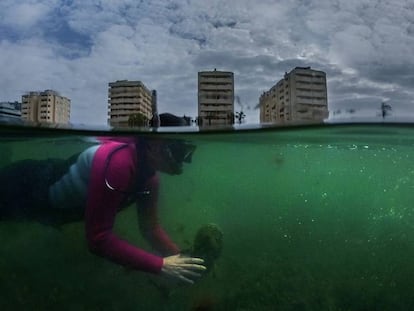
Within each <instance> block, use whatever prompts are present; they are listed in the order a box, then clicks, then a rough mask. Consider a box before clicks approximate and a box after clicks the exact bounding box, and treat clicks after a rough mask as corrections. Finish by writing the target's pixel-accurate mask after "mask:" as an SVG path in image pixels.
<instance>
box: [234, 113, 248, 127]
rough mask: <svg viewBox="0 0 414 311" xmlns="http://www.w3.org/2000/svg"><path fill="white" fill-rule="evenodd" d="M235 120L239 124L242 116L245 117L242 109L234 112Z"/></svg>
mask: <svg viewBox="0 0 414 311" xmlns="http://www.w3.org/2000/svg"><path fill="white" fill-rule="evenodd" d="M235 117H236V120H237V122H238V123H239V124H242V122H243V120H244V118H246V114H245V113H244V112H243V111H238V112H236V115H235Z"/></svg>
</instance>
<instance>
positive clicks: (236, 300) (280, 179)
mask: <svg viewBox="0 0 414 311" xmlns="http://www.w3.org/2000/svg"><path fill="white" fill-rule="evenodd" d="M232 135H233V134H231V135H228V136H226V135H223V136H220V137H217V135H216V136H214V135H211V136H202V137H201V138H200V137H195V138H194V137H191V139H192V142H193V143H194V144H196V145H197V150H196V152H195V154H194V158H193V162H192V163H191V165H188V166H187V167H185V169H184V174H182V175H181V176H179V177H175V176H174V177H170V176H165V175H161V181H162V187H161V193H160V194H161V195H160V222H161V223H162V224H163V226H164V228H165V229H166V230H167V231H168V232H169V233H170V234H171V236H172V238H173V239H174V240H175V241H176V242H177V244H178V245H180V247H182V248H183V249H188V252H189V253H191V254H194V255H195V256H199V257H202V258H204V260H205V263H206V265H207V267H208V271H207V273H205V275H204V276H203V277H201V278H200V279H199V280H198V282H197V283H196V284H194V285H193V286H175V285H171V284H163V283H161V282H160V279H159V278H158V276H153V275H146V274H143V273H140V272H137V271H126V269H124V268H123V267H118V266H115V265H113V264H112V263H110V262H107V261H105V260H102V259H101V258H97V257H96V256H93V255H91V254H90V253H89V252H88V250H87V245H86V244H85V239H84V227H83V224H82V223H75V224H71V225H65V226H62V228H60V229H59V230H56V229H55V228H50V227H48V226H43V225H40V224H33V223H12V222H0V244H1V245H2V247H0V310H2V311H3V310H6V311H8V310H13V311H14V310H102V311H106V310H108V311H112V310H154V311H200V310H207V311H212V310H214V311H221V310H223V311H224V310H226V311H227V310H232V311H233V310H236V311H267V310H269V311H273V310H276V311H277V310H283V311H285V310H287V311H325V310H326V311H371V310H378V311H405V310H412V306H413V305H414V295H413V294H412V291H413V288H414V277H413V276H414V261H413V258H414V225H413V224H414V207H413V202H414V196H413V189H414V161H413V160H414V148H413V146H414V128H412V127H406V128H398V127H385V126H381V127H376V126H364V127H361V128H359V129H357V128H355V127H343V128H342V127H335V128H331V127H325V128H320V129H315V130H306V131H304V130H303V131H302V130H296V131H292V132H291V131H288V130H287V131H284V132H280V133H278V132H274V133H273V132H263V133H257V134H249V135H250V136H249V135H248V136H246V138H245V137H244V136H243V138H241V137H238V138H237V139H233V137H232ZM0 144H1V143H0ZM11 145H13V146H14V145H16V146H17V147H18V148H14V147H13V148H10V150H9V151H7V148H3V147H7V146H11ZM54 146H59V148H56V147H54ZM80 147H82V148H83V146H80ZM80 147H79V148H80ZM77 148H78V146H77V145H68V146H67V145H65V143H59V144H58V143H56V144H55V145H53V146H49V145H46V144H44V145H43V147H42V150H39V146H38V145H36V144H35V143H33V144H31V143H30V142H25V144H24V146H23V145H20V144H18V143H14V142H13V143H12V144H11V143H10V142H6V143H4V144H3V145H2V146H1V150H2V151H3V150H5V152H4V153H2V152H0V161H6V162H10V161H12V160H13V159H14V158H15V157H17V158H24V157H31V156H32V155H36V157H37V158H43V156H44V155H43V153H51V155H54V153H58V154H59V155H61V156H62V157H65V156H67V153H68V152H66V150H75V149H77ZM7 152H8V153H7ZM0 165H1V163H0ZM115 228H116V230H117V232H119V233H122V234H121V235H122V236H125V238H126V239H127V240H128V241H131V242H133V243H134V244H136V245H140V246H142V247H148V245H147V244H145V241H144V240H143V239H142V238H141V237H140V235H139V233H138V232H137V231H138V230H137V224H136V214H135V210H134V208H127V209H125V211H123V212H121V213H120V215H119V218H118V217H117V223H116V224H115ZM224 239H225V241H224Z"/></svg>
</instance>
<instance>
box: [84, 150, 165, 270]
mask: <svg viewBox="0 0 414 311" xmlns="http://www.w3.org/2000/svg"><path fill="white" fill-rule="evenodd" d="M105 148H109V147H108V146H105V145H104V146H101V147H100V148H99V149H98V150H97V152H96V154H95V157H94V159H93V162H92V168H91V176H90V183H89V187H88V196H87V207H86V212H85V231H86V239H87V242H88V247H89V249H90V250H91V251H92V252H93V253H95V254H97V255H99V256H102V257H105V258H107V259H109V260H111V261H113V262H115V263H118V264H121V265H123V266H127V267H129V268H132V269H137V270H142V271H147V272H152V273H158V272H160V271H161V268H162V265H163V258H162V257H158V256H156V255H153V254H151V253H148V252H146V251H144V250H142V249H140V248H137V247H135V246H134V245H132V244H130V243H128V242H127V241H125V240H122V239H120V238H119V237H118V236H116V235H115V234H114V233H113V231H112V230H113V226H114V222H115V216H116V213H117V211H118V209H119V207H120V205H121V204H122V202H123V200H124V195H123V194H122V192H120V191H114V190H111V189H110V187H108V186H107V185H106V183H105V180H109V181H110V183H111V184H110V185H111V186H116V187H119V189H126V188H123V187H127V186H128V184H129V183H130V182H131V179H132V178H134V177H135V172H134V165H133V164H132V160H131V157H132V156H133V155H131V153H130V152H129V150H128V149H125V150H120V151H119V152H117V153H116V156H113V157H112V160H111V161H110V162H109V164H108V163H107V162H106V158H107V155H108V152H107V151H105Z"/></svg>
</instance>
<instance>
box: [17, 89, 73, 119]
mask: <svg viewBox="0 0 414 311" xmlns="http://www.w3.org/2000/svg"><path fill="white" fill-rule="evenodd" d="M22 119H23V120H27V121H32V122H40V123H59V124H68V123H69V120H70V99H69V98H66V97H64V96H61V95H60V94H59V93H58V92H56V91H53V90H45V91H43V92H29V93H27V94H25V95H23V96H22Z"/></svg>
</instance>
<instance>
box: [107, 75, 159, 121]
mask: <svg viewBox="0 0 414 311" xmlns="http://www.w3.org/2000/svg"><path fill="white" fill-rule="evenodd" d="M108 85H109V88H108V124H109V125H111V126H121V127H122V126H128V119H129V117H130V115H133V114H136V113H140V114H142V115H144V116H145V117H146V118H147V119H148V120H151V118H152V93H151V91H150V90H149V89H148V88H147V87H146V86H145V85H144V84H143V83H142V82H141V81H128V80H120V81H116V82H111V83H109V84H108Z"/></svg>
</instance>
